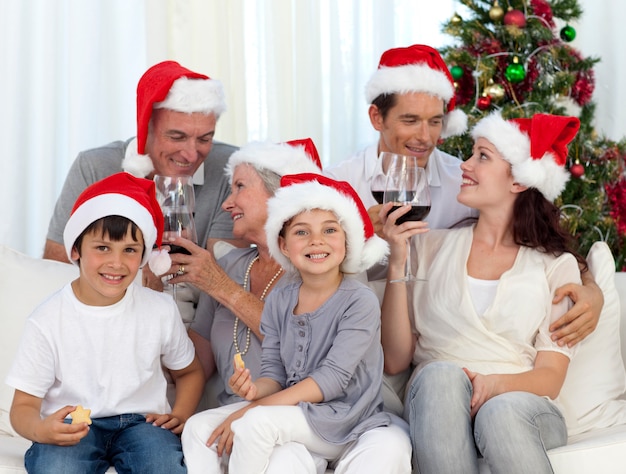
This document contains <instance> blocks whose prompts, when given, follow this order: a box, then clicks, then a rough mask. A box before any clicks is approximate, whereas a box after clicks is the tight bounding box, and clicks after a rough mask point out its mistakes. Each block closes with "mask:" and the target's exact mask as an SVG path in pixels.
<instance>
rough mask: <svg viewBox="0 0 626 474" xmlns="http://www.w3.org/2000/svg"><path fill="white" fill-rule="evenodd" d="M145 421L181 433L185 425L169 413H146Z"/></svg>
mask: <svg viewBox="0 0 626 474" xmlns="http://www.w3.org/2000/svg"><path fill="white" fill-rule="evenodd" d="M146 423H152V424H153V425H154V426H160V427H161V428H163V429H165V430H170V431H171V432H172V433H174V434H181V433H182V432H183V428H184V427H185V422H184V421H182V420H181V419H180V418H178V417H177V416H175V415H173V414H171V413H165V414H157V413H148V414H147V415H146Z"/></svg>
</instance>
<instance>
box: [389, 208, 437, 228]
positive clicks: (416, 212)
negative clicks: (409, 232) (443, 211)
mask: <svg viewBox="0 0 626 474" xmlns="http://www.w3.org/2000/svg"><path fill="white" fill-rule="evenodd" d="M400 207H402V206H393V207H392V208H391V211H389V213H392V212H393V211H395V210H396V209H399V208H400ZM429 212H430V206H411V210H410V211H409V212H407V213H406V214H404V215H402V216H400V217H398V220H397V221H396V225H400V224H402V223H403V222H407V221H421V220H422V219H424V217H426V216H427V215H428V213H429Z"/></svg>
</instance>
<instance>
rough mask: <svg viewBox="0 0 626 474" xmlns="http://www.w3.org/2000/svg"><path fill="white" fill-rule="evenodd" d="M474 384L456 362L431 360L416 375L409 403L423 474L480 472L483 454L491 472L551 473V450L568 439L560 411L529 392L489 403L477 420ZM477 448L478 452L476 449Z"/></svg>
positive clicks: (419, 468)
mask: <svg viewBox="0 0 626 474" xmlns="http://www.w3.org/2000/svg"><path fill="white" fill-rule="evenodd" d="M471 397H472V384H471V382H470V380H469V379H468V377H467V376H466V375H465V373H464V372H463V370H462V369H461V368H460V367H458V366H457V365H456V364H452V363H448V362H432V363H430V364H428V365H426V366H425V367H424V368H422V369H421V370H420V372H419V373H418V374H417V375H416V376H415V377H414V379H413V381H412V383H411V385H410V387H409V389H408V391H407V398H406V402H405V417H406V418H407V421H408V422H409V426H410V433H411V443H412V445H413V455H414V464H415V466H416V470H417V472H419V473H420V474H430V473H436V474H447V473H449V474H453V473H454V474H459V473H463V474H477V473H478V454H480V455H481V456H483V457H484V458H485V461H486V462H487V464H488V465H489V469H490V470H491V472H492V474H498V473H507V474H516V473H519V474H527V473H530V472H532V473H533V474H542V473H552V472H553V471H552V466H551V465H550V460H549V459H548V455H547V453H546V450H548V449H551V448H556V447H558V446H563V445H565V444H566V443H567V428H566V426H565V421H564V419H563V416H562V415H561V412H560V411H559V410H558V408H557V407H556V406H555V405H554V404H553V403H551V402H550V401H549V400H547V399H546V398H543V397H539V396H537V395H534V394H532V393H528V392H508V393H504V394H501V395H498V396H495V397H493V398H491V399H490V400H488V401H487V402H485V404H484V405H483V406H482V407H481V408H480V410H479V411H478V413H477V414H476V416H475V419H474V420H473V421H472V419H471V417H470V400H471ZM477 450H478V453H477Z"/></svg>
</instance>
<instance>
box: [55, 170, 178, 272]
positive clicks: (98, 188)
mask: <svg viewBox="0 0 626 474" xmlns="http://www.w3.org/2000/svg"><path fill="white" fill-rule="evenodd" d="M114 215H115V216H122V217H126V218H127V219H129V220H131V221H133V222H134V223H135V225H137V227H139V229H140V230H141V233H142V234H143V241H144V245H145V249H144V255H143V259H142V261H141V266H144V265H145V264H146V263H148V264H149V266H150V269H151V270H152V271H153V272H154V273H155V274H156V275H162V274H163V273H165V272H166V271H167V270H169V268H170V266H171V264H172V262H171V259H170V256H169V254H168V253H167V252H166V251H165V250H157V251H154V252H153V251H152V248H153V247H154V245H155V244H156V246H157V247H159V248H160V247H161V238H162V236H163V212H162V210H161V207H160V206H159V203H158V201H157V198H156V191H155V186H154V181H151V180H149V179H145V178H137V177H135V176H132V175H131V174H129V173H125V172H121V173H116V174H113V175H111V176H109V177H107V178H104V179H102V180H100V181H97V182H95V183H93V184H92V185H91V186H89V187H87V188H85V190H84V191H83V192H82V193H81V194H80V196H78V199H76V203H75V204H74V208H73V209H72V213H71V214H70V218H69V220H68V221H67V224H66V225H65V230H64V232H63V241H64V243H65V251H66V252H67V257H68V258H69V259H70V261H71V262H72V263H74V264H75V265H76V264H78V262H77V261H76V260H72V248H73V247H74V244H75V242H76V239H77V238H78V237H79V236H80V234H82V233H83V231H84V230H85V229H86V228H87V227H88V226H89V225H90V224H92V223H93V222H95V221H97V220H98V219H101V218H103V217H107V216H114Z"/></svg>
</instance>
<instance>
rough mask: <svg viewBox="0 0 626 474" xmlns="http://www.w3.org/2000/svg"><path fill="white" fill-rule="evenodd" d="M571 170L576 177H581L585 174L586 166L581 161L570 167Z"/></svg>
mask: <svg viewBox="0 0 626 474" xmlns="http://www.w3.org/2000/svg"><path fill="white" fill-rule="evenodd" d="M569 172H570V173H571V174H572V176H573V177H574V178H580V177H582V175H584V174H585V167H584V166H583V165H581V164H580V163H575V164H573V165H572V167H571V168H570V169H569Z"/></svg>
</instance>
